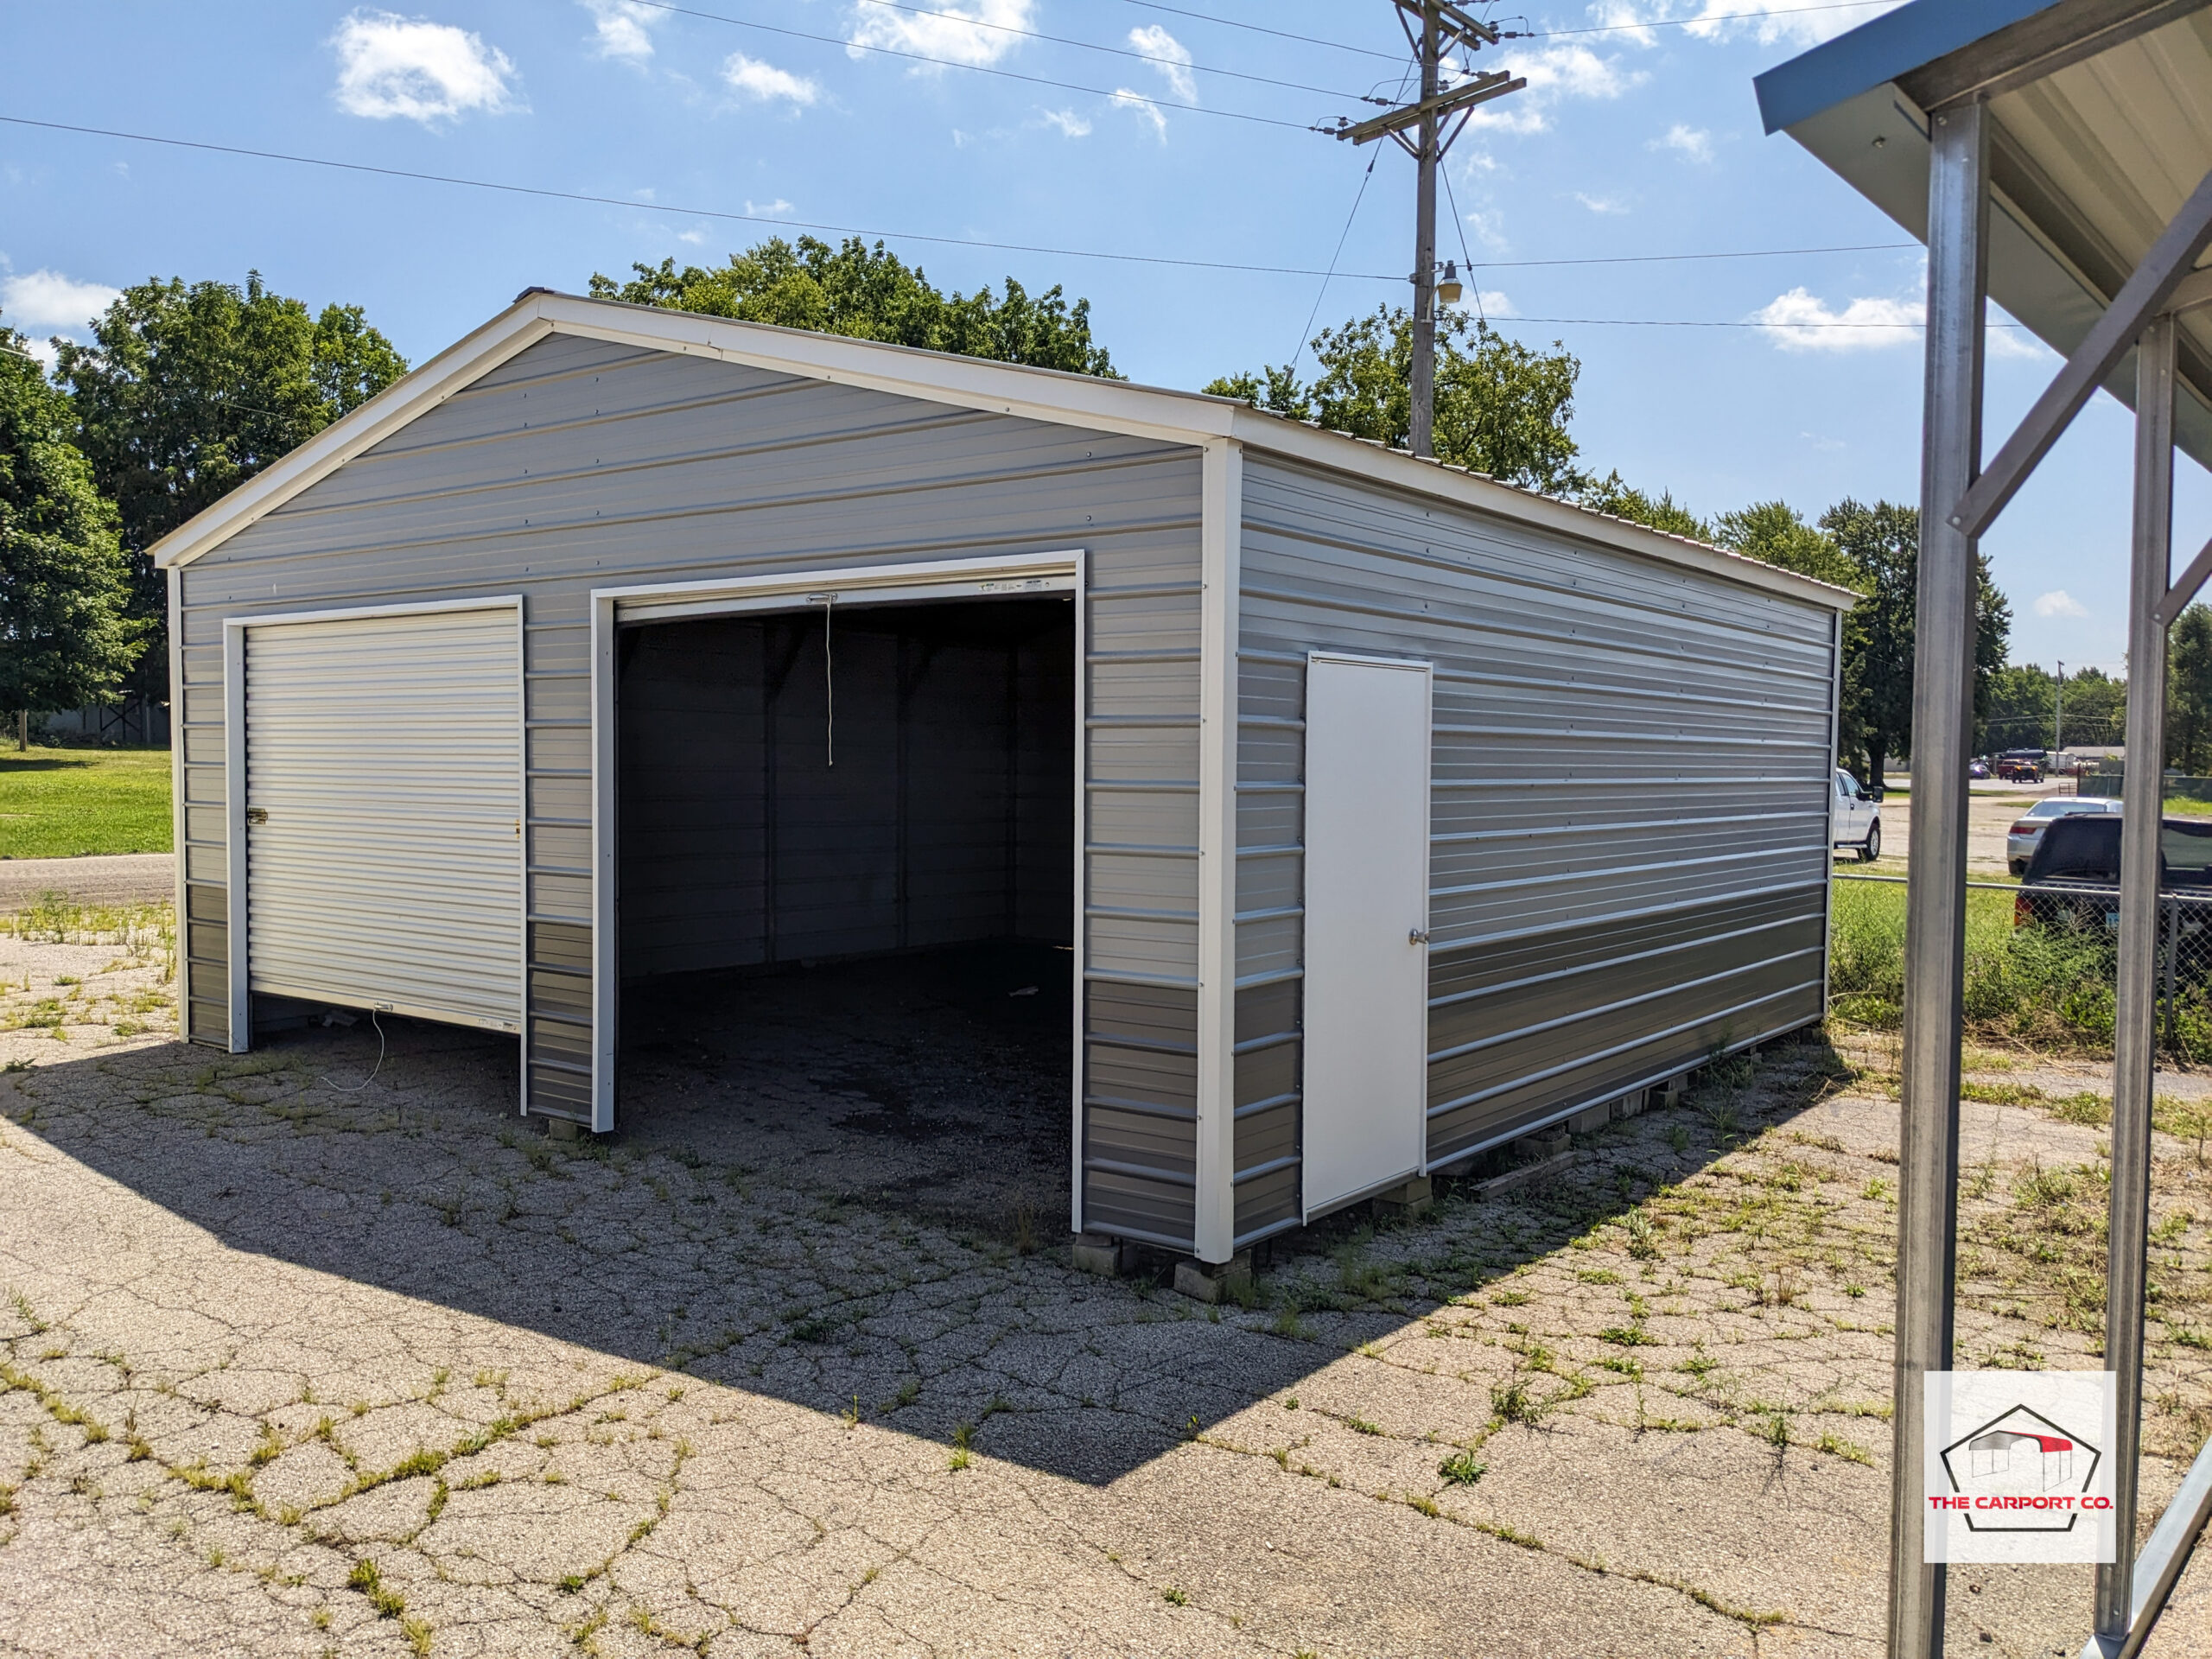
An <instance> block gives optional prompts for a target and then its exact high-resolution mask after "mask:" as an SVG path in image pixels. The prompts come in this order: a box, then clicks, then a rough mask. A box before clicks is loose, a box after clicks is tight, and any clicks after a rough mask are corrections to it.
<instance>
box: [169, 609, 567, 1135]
mask: <svg viewBox="0 0 2212 1659" xmlns="http://www.w3.org/2000/svg"><path fill="white" fill-rule="evenodd" d="M495 610H512V612H513V613H515V811H516V813H517V815H518V817H520V818H521V819H522V821H523V828H524V833H523V834H521V835H518V836H516V837H515V865H516V889H517V905H516V924H517V928H518V958H519V959H518V963H517V967H518V970H519V971H518V976H517V979H516V983H517V984H518V986H519V987H520V988H521V995H520V996H519V998H518V1007H517V1008H516V1010H515V1024H516V1031H517V1036H518V1039H519V1041H520V1043H521V1056H522V1065H521V1067H520V1071H521V1075H522V1079H523V1082H522V1097H523V1100H524V1103H527V1102H528V1100H529V1097H530V836H529V834H528V829H529V819H530V679H529V663H528V660H527V652H528V638H527V634H526V632H525V629H524V599H523V595H522V594H486V595H484V596H482V597H480V598H476V599H443V600H429V601H420V602H416V603H410V604H398V605H352V606H334V607H326V608H324V609H321V610H313V611H271V612H268V613H254V614H249V615H244V616H226V617H225V618H224V619H223V843H224V853H225V859H226V887H225V893H224V906H225V911H224V921H225V926H226V931H227V933H228V936H229V937H228V938H227V939H226V942H225V943H226V947H227V952H228V956H229V963H228V966H229V973H230V984H229V992H230V1010H231V1020H230V1024H231V1029H230V1052H232V1053H233V1054H243V1053H245V1052H247V1051H248V1050H249V1049H251V1047H252V1046H253V992H252V987H251V980H252V973H251V968H252V964H251V961H250V960H249V955H248V948H247V947H248V942H249V937H250V935H249V928H250V918H251V909H250V906H249V897H250V895H249V894H248V893H247V883H248V880H249V876H248V859H247V855H246V854H247V849H246V836H245V830H246V822H245V810H246V799H245V797H246V730H245V728H246V719H247V709H246V683H245V636H246V630H247V629H248V628H258V627H273V626H285V625H289V624H294V623H302V622H308V623H313V622H377V621H383V620H387V619H391V618H396V617H407V616H438V615H448V614H450V613H454V612H456V611H495ZM180 747H181V741H180ZM179 856H180V859H181V854H180V855H179Z"/></svg>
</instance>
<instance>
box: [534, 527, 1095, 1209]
mask: <svg viewBox="0 0 2212 1659" xmlns="http://www.w3.org/2000/svg"><path fill="white" fill-rule="evenodd" d="M1083 572H1084V556H1083V551H1082V550H1080V549H1071V550H1065V551H1061V552H1053V553H1027V554H1020V555H1015V556H1011V557H1006V558H974V559H937V560H931V561H928V562H925V563H912V564H877V565H867V564H861V565H841V566H837V567H835V568H833V569H817V570H810V571H806V572H804V573H799V574H792V573H790V572H785V573H782V574H778V575H753V576H725V577H710V578H709V579H707V580H705V581H702V582H646V583H642V584H639V585H635V586H631V587H624V588H593V589H592V590H591V726H592V742H591V852H592V857H591V865H592V898H591V904H592V928H591V1026H592V1038H591V1057H592V1063H591V1099H592V1111H591V1127H592V1128H593V1129H594V1131H596V1132H597V1133H599V1134H601V1135H604V1134H606V1133H607V1131H609V1130H611V1129H612V1128H613V1127H614V1065H615V1058H616V1055H617V1052H618V1049H619V1045H620V1022H621V1007H620V999H621V988H622V964H621V957H620V942H619V938H618V931H619V929H620V919H621V918H620V905H619V903H618V894H617V891H616V888H617V882H618V880H619V878H620V868H619V866H618V864H617V862H616V854H617V847H616V842H617V839H618V837H619V836H620V834H621V828H620V802H619V795H620V773H619V771H618V757H617V755H616V753H615V733H616V708H615V689H616V682H617V680H618V678H619V676H618V674H617V672H616V669H615V658H614V638H615V633H616V631H617V629H618V627H619V626H620V625H621V624H622V623H625V622H632V621H666V620H671V619H672V618H676V617H693V616H716V615H722V616H727V615H734V614H737V613H743V612H747V611H763V610H790V609H792V608H794V606H793V603H792V601H795V600H796V601H800V602H802V603H803V602H804V600H805V599H806V597H807V596H808V595H810V594H837V595H839V596H840V598H841V599H842V597H844V596H845V595H848V594H856V595H861V596H863V597H864V598H865V599H868V600H874V601H876V602H878V603H883V604H892V603H898V602H900V601H906V600H910V599H919V598H938V597H944V598H957V599H993V598H1000V599H1003V598H1010V597H1014V596H1016V595H1020V594H1033V593H1065V592H1068V591H1070V590H1071V589H1072V590H1073V591H1074V593H1075V594H1076V613H1077V624H1076V644H1077V663H1076V673H1077V687H1078V690H1077V700H1076V702H1077V721H1076V737H1077V743H1076V765H1077V775H1078V777H1080V775H1081V769H1082V767H1083V766H1084V732H1083V722H1082V718H1081V714H1082V709H1083V696H1082V692H1081V685H1082V677H1083V663H1082V648H1083V623H1082V620H1081V618H1082V613H1083V604H1084V597H1083V591H1082V582H1083ZM948 576H952V577H955V578H957V580H952V581H948V580H946V578H947V577H948ZM654 601H669V602H668V603H665V604H663V603H658V602H654ZM1080 829H1081V826H1080V825H1079V824H1078V826H1077V830H1078V833H1077V836H1076V856H1077V859H1078V861H1079V860H1080V859H1081V858H1082V856H1083V836H1082V835H1081V833H1080ZM524 911H525V914H526V913H527V911H528V895H527V894H526V893H525V895H524ZM1076 912H1077V930H1078V931H1077V950H1078V951H1080V950H1081V949H1082V935H1081V931H1080V930H1081V917H1082V912H1083V887H1082V883H1081V882H1080V880H1078V881H1077V886H1076ZM525 948H527V947H525ZM1077 961H1078V963H1080V961H1081V958H1080V957H1079V956H1078V957H1077ZM1080 983H1081V982H1080V979H1079V978H1078V979H1077V986H1078V990H1077V995H1078V996H1080V995H1081V993H1080V989H1079V986H1080ZM524 995H525V997H526V996H527V995H528V981H527V978H525V980H524ZM1081 1109H1082V1099H1081V1096H1080V1093H1078V1095H1077V1111H1078V1112H1080V1110H1081ZM1079 1142H1080V1137H1078V1147H1077V1158H1078V1159H1080V1158H1081V1156H1082V1153H1081V1149H1080V1144H1079ZM1080 1191H1081V1189H1080V1186H1078V1188H1077V1192H1078V1198H1077V1204H1078V1205H1080V1202H1081V1200H1080V1196H1079V1195H1080Z"/></svg>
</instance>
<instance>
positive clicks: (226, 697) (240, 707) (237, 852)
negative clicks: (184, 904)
mask: <svg viewBox="0 0 2212 1659" xmlns="http://www.w3.org/2000/svg"><path fill="white" fill-rule="evenodd" d="M175 735H180V736H181V733H180V734H175ZM223 855H224V863H225V871H224V874H225V876H226V881H227V885H226V887H225V889H224V901H223V918H224V925H225V927H226V930H227V934H228V938H227V940H226V944H227V947H228V948H227V950H226V953H225V954H226V958H227V960H226V963H225V966H226V969H227V970H228V974H229V991H230V1001H231V1015H230V1032H229V1046H230V1052H232V1053H233V1054H243V1053H245V1052H246V1051H247V1050H248V1049H250V1048H251V1047H252V1046H253V994H252V992H251V989H250V988H249V986H248V976H247V969H246V893H245V885H246V848H245V623H244V622H243V621H240V620H234V619H232V618H230V617H226V618H224V620H223Z"/></svg>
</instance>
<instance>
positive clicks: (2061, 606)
mask: <svg viewBox="0 0 2212 1659" xmlns="http://www.w3.org/2000/svg"><path fill="white" fill-rule="evenodd" d="M2035 613H2036V614H2037V616H2044V617H2051V616H2087V615H2088V613H2089V611H2088V607H2087V606H2085V605H2084V604H2082V601H2080V600H2078V599H2076V598H2075V597H2074V595H2073V594H2069V593H2068V592H2067V591H2066V590H2065V589H2064V588H2052V589H2051V590H2050V592H2049V593H2047V594H2037V595H2036V602H2035Z"/></svg>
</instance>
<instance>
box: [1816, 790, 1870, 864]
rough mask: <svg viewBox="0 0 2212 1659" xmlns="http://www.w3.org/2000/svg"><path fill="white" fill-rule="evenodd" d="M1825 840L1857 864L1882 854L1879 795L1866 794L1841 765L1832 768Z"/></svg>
mask: <svg viewBox="0 0 2212 1659" xmlns="http://www.w3.org/2000/svg"><path fill="white" fill-rule="evenodd" d="M1828 812H1829V819H1828V839H1829V840H1830V842H1833V843H1834V846H1836V847H1837V848H1839V849H1848V850H1849V851H1850V852H1851V853H1852V855H1853V856H1854V857H1856V858H1857V859H1858V860H1859V862H1860V863H1861V864H1872V862H1873V861H1875V860H1876V859H1878V858H1879V857H1880V856H1881V855H1882V792H1881V791H1879V790H1876V791H1873V792H1872V793H1871V794H1870V793H1868V792H1867V791H1866V790H1864V789H1862V788H1860V787H1859V780H1858V779H1856V778H1854V777H1853V776H1852V775H1851V774H1850V773H1849V772H1846V771H1845V770H1844V769H1843V768H1842V767H1841V766H1838V767H1837V768H1836V769H1835V798H1834V800H1833V801H1831V802H1830V803H1829V804H1828Z"/></svg>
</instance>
